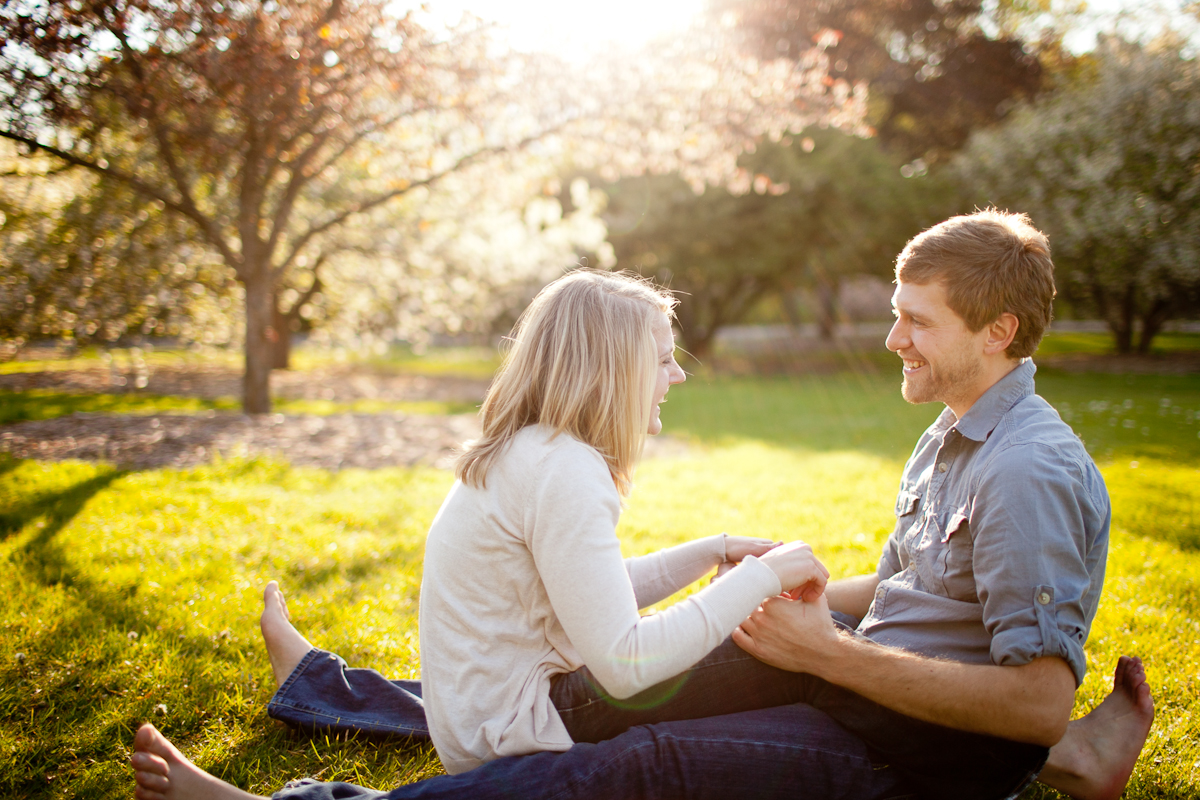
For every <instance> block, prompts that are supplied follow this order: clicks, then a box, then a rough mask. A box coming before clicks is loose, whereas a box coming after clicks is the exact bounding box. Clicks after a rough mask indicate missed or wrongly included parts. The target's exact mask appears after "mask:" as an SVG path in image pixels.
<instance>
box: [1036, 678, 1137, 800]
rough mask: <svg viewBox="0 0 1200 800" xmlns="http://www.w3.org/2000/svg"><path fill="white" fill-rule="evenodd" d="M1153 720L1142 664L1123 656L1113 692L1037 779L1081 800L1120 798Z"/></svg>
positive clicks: (1071, 732)
mask: <svg viewBox="0 0 1200 800" xmlns="http://www.w3.org/2000/svg"><path fill="white" fill-rule="evenodd" d="M1153 722H1154V699H1153V698H1152V697H1151V696H1150V684H1148V683H1146V673H1145V671H1144V670H1143V669H1142V660H1141V659H1140V658H1130V657H1129V656H1121V658H1120V659H1119V660H1118V661H1117V669H1116V672H1115V673H1113V690H1112V692H1111V693H1110V694H1109V695H1108V697H1106V698H1104V702H1102V703H1101V704H1100V705H1098V706H1096V708H1095V709H1093V710H1092V712H1091V713H1090V714H1088V715H1087V716H1084V717H1081V718H1079V719H1077V720H1074V721H1073V722H1072V723H1071V724H1070V726H1068V728H1067V735H1066V736H1064V737H1063V740H1062V741H1061V742H1059V743H1058V744H1056V745H1054V747H1053V748H1051V749H1050V758H1049V760H1048V761H1047V762H1046V768H1045V769H1043V770H1042V774H1041V775H1039V776H1038V780H1039V781H1041V782H1042V783H1044V784H1046V785H1047V786H1051V787H1053V788H1055V789H1058V790H1059V791H1060V792H1063V793H1064V794H1067V795H1070V796H1071V797H1074V798H1076V800H1116V798H1118V797H1120V796H1121V793H1122V792H1123V791H1124V790H1125V784H1127V783H1128V782H1129V776H1130V775H1131V774H1132V773H1133V765H1134V764H1136V763H1137V759H1138V755H1139V754H1140V753H1141V752H1142V746H1143V745H1144V744H1145V743H1146V737H1147V736H1148V735H1149V734H1150V725H1151V723H1153Z"/></svg>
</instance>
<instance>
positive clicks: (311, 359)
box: [0, 347, 500, 378]
mask: <svg viewBox="0 0 1200 800" xmlns="http://www.w3.org/2000/svg"><path fill="white" fill-rule="evenodd" d="M106 358H108V359H111V361H112V363H113V364H114V365H115V366H116V367H117V368H118V369H122V370H125V371H130V370H132V369H133V366H134V363H135V361H136V360H137V359H138V358H140V359H141V360H143V361H145V362H146V365H147V366H149V367H151V368H154V367H176V368H186V367H199V366H203V367H209V368H211V367H222V368H225V369H241V368H242V367H243V366H244V360H243V356H242V353H240V352H239V351H235V350H223V349H219V348H206V349H204V350H180V349H155V348H153V347H147V348H112V349H109V350H106V351H102V350H100V349H98V348H95V347H88V348H84V349H82V350H79V351H76V352H74V353H70V354H64V355H61V356H57V357H53V358H39V359H25V360H19V361H8V362H4V363H0V375H12V374H15V373H20V372H64V371H68V370H76V369H97V368H99V367H102V366H106V365H107V364H108V363H109V362H108V361H107V360H106ZM339 364H358V365H363V366H367V367H371V368H373V369H381V370H385V371H392V372H400V373H405V374H409V375H456V376H459V377H468V378H490V377H491V376H492V374H493V373H494V372H495V371H496V368H497V367H498V366H500V355H499V353H498V352H497V351H496V350H495V349H493V348H490V347H439V348H433V349H430V350H427V351H425V352H422V353H415V352H413V351H412V350H411V349H409V348H404V347H394V348H391V349H389V350H387V351H386V352H384V353H383V354H375V355H372V354H361V353H356V352H353V351H349V350H341V349H319V348H316V347H299V348H296V349H295V350H293V351H292V355H291V366H292V368H293V369H297V370H309V369H314V368H317V367H327V366H330V365H339Z"/></svg>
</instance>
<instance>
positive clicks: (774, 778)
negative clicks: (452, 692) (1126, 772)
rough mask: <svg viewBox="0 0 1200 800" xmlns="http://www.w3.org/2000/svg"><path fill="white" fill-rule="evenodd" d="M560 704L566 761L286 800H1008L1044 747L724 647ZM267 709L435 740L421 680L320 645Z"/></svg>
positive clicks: (586, 676) (307, 793)
mask: <svg viewBox="0 0 1200 800" xmlns="http://www.w3.org/2000/svg"><path fill="white" fill-rule="evenodd" d="M551 698H552V700H553V701H554V703H555V706H556V707H557V708H558V709H559V714H560V716H561V717H562V719H563V722H564V723H565V724H566V727H567V730H568V732H569V733H570V734H571V737H572V739H574V740H575V741H576V742H579V744H576V745H575V746H574V747H572V748H571V749H570V750H569V751H567V752H566V753H542V754H537V755H532V756H520V757H515V758H503V759H498V760H496V761H492V762H489V763H488V764H486V765H484V766H483V767H480V768H479V769H476V770H473V771H471V772H468V773H464V774H462V775H456V776H447V777H439V778H433V779H431V780H427V781H421V782H420V783H416V784H410V785H408V786H402V787H400V788H398V789H395V790H394V791H392V792H388V793H382V792H375V791H371V790H367V789H362V788H361V787H354V786H351V785H349V784H319V783H315V782H308V781H304V782H300V783H297V784H289V788H285V789H284V790H283V791H282V792H280V793H278V794H277V795H276V797H279V798H287V799H288V800H310V798H311V799H312V800H317V798H321V799H322V800H324V799H326V798H329V799H332V798H384V797H386V798H408V797H414V798H442V797H447V798H449V797H472V798H530V799H536V798H554V799H555V800H569V799H570V800H576V799H577V800H599V799H601V798H603V799H606V800H607V799H608V798H613V799H614V800H622V798H629V800H636V799H637V798H677V797H687V798H693V797H694V798H706V797H713V798H738V797H746V798H756V799H757V798H770V797H781V798H782V797H785V796H786V797H787V798H789V800H795V798H796V797H814V798H826V797H828V798H838V797H847V798H851V797H852V798H886V797H904V796H909V795H910V794H911V795H913V796H921V797H932V798H946V799H947V800H950V798H955V799H957V798H1005V797H1012V796H1015V794H1017V793H1018V792H1019V791H1020V790H1021V789H1022V788H1023V787H1024V786H1026V785H1028V784H1029V783H1030V782H1032V781H1033V780H1034V778H1035V777H1036V775H1037V772H1038V771H1039V770H1040V769H1041V767H1042V765H1043V764H1044V762H1045V759H1046V755H1047V752H1048V751H1047V750H1046V749H1045V748H1042V747H1036V746H1033V745H1027V744H1020V743H1016V742H1009V741H1006V740H1002V739H996V738H993V737H988V736H980V735H977V734H970V733H965V732H962V731H956V730H951V729H949V728H943V727H941V726H938V725H932V724H929V723H925V722H921V721H919V720H915V719H912V718H910V717H905V716H904V715H902V714H898V713H896V712H894V711H891V710H889V709H886V708H884V707H883V706H880V705H878V704H876V703H873V702H871V701H869V700H867V699H865V698H863V697H861V696H859V695H857V694H854V693H853V692H849V691H847V690H845V689H842V688H841V687H839V686H836V685H834V684H830V683H828V682H826V681H823V680H821V679H819V678H815V677H813V676H811V675H804V674H800V673H791V672H786V671H783V670H778V669H776V668H774V667H771V666H768V665H766V664H763V663H762V662H760V661H758V660H757V659H755V658H753V657H752V656H750V655H749V654H747V653H745V652H744V651H743V650H741V649H740V648H738V647H737V646H736V645H734V644H733V643H732V641H729V640H727V641H726V642H725V643H724V644H722V645H721V646H719V647H718V648H717V649H716V650H714V651H713V652H712V653H710V654H709V655H708V656H706V657H705V658H704V659H703V660H702V661H701V662H699V663H698V664H697V665H696V666H695V667H693V668H692V669H690V670H688V672H686V673H684V674H683V675H681V676H679V677H678V678H675V679H672V680H670V681H666V682H664V683H662V684H660V685H658V686H655V687H652V688H650V689H648V690H646V691H645V692H642V693H641V694H638V695H636V696H635V697H633V698H629V699H627V700H624V701H617V700H614V699H613V698H611V697H610V696H608V695H607V693H605V692H604V690H603V689H602V688H601V687H600V686H599V684H598V683H596V681H595V680H594V679H593V678H592V676H591V673H590V672H589V671H588V670H587V669H586V668H585V669H581V670H579V671H577V672H574V673H569V674H566V675H562V676H559V677H558V678H557V679H556V680H555V681H554V682H553V684H552V689H551ZM268 713H270V715H271V716H273V717H275V718H277V719H282V720H284V721H285V722H288V723H290V724H293V725H297V726H299V727H303V728H308V729H327V730H330V729H331V730H345V731H365V732H367V733H369V734H402V735H416V736H427V735H428V729H427V728H426V727H425V719H424V710H423V707H422V706H421V701H420V686H419V684H418V683H417V682H415V681H394V682H393V681H388V680H386V679H385V678H383V676H381V675H379V673H377V672H374V671H373V670H354V669H348V668H346V666H345V662H343V661H342V660H341V659H340V658H338V657H337V656H334V655H332V654H330V653H326V652H324V651H320V650H313V651H311V652H310V653H309V654H308V655H307V656H305V659H304V660H303V661H302V662H301V664H300V666H298V667H297V668H296V670H295V671H294V672H293V673H292V676H291V677H289V678H288V680H287V681H286V682H285V683H284V685H283V686H281V687H280V689H279V691H278V692H277V693H276V695H275V697H273V698H272V700H271V703H270V705H269V706H268ZM665 720H673V721H665Z"/></svg>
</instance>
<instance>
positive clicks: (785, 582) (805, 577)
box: [759, 542, 829, 603]
mask: <svg viewBox="0 0 1200 800" xmlns="http://www.w3.org/2000/svg"><path fill="white" fill-rule="evenodd" d="M759 560H761V561H762V562H763V563H764V564H766V565H767V566H768V567H770V568H771V569H773V570H775V574H776V575H777V576H779V583H780V584H781V585H782V586H783V590H784V591H785V592H787V593H788V594H789V595H791V596H792V598H802V599H804V600H807V601H808V602H810V603H811V602H812V601H814V600H816V599H817V598H818V597H820V596H821V595H822V594H823V593H824V592H825V584H826V583H828V581H829V570H827V569H825V565H824V564H822V563H821V562H820V561H819V560H817V557H816V556H815V555H813V551H812V548H811V547H809V546H808V545H806V544H805V543H804V542H789V543H788V544H785V545H780V546H779V547H775V548H772V549H771V550H768V551H767V552H766V553H764V554H763V555H761V556H759Z"/></svg>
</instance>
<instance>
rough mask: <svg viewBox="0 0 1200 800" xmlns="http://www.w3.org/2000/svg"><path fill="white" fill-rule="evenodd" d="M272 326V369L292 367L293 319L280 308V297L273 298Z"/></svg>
mask: <svg viewBox="0 0 1200 800" xmlns="http://www.w3.org/2000/svg"><path fill="white" fill-rule="evenodd" d="M271 319H272V322H271V327H272V329H273V330H274V331H275V334H276V337H275V341H274V342H272V343H271V369H291V361H292V326H291V320H290V319H289V318H288V316H287V315H286V314H284V313H283V312H282V311H280V310H279V298H278V297H272V298H271Z"/></svg>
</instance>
